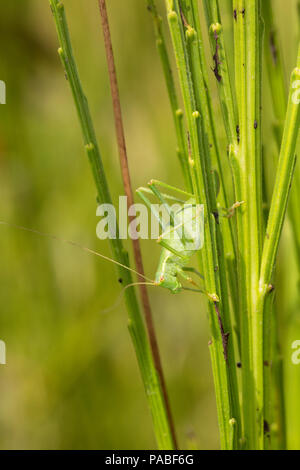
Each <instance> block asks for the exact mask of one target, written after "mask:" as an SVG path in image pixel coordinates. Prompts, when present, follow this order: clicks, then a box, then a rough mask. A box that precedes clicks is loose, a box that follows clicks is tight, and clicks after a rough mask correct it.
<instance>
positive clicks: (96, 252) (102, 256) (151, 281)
mask: <svg viewBox="0 0 300 470" xmlns="http://www.w3.org/2000/svg"><path fill="white" fill-rule="evenodd" d="M0 225H7V226H8V227H12V228H16V229H18V230H23V231H24V232H29V233H34V234H35V235H40V236H41V237H47V238H51V239H52V240H56V241H58V242H62V243H67V244H68V245H71V246H75V247H76V248H80V249H81V250H83V251H86V252H87V253H90V254H91V255H96V256H99V258H102V259H104V260H105V261H110V262H111V263H113V264H116V265H117V266H121V267H122V268H124V269H127V271H130V272H132V273H134V274H137V275H138V276H139V277H141V278H143V279H145V281H149V283H151V285H152V284H153V283H154V281H153V280H152V279H150V278H149V277H146V276H145V275H144V274H141V273H139V272H137V271H136V270H135V269H132V268H129V267H128V266H126V265H125V264H122V263H119V261H116V260H114V259H113V258H109V257H108V256H105V255H102V254H101V253H99V252H98V251H95V250H93V249H92V248H88V247H87V246H84V245H82V244H81V243H78V242H75V241H73V240H68V239H66V238H63V237H58V236H57V235H53V234H52V233H47V232H41V231H40V230H36V229H34V228H28V227H23V226H22V225H16V224H11V223H10V222H4V221H3V220H0ZM129 286H132V284H129Z"/></svg>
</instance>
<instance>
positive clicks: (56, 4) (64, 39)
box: [50, 0, 175, 450]
mask: <svg viewBox="0 0 300 470" xmlns="http://www.w3.org/2000/svg"><path fill="white" fill-rule="evenodd" d="M50 6H51V10H52V12H53V16H54V21H55V24H56V29H57V34H58V39H59V43H60V47H59V50H58V52H59V56H60V58H61V61H62V64H63V66H64V68H65V72H66V77H67V79H68V81H69V84H70V87H71V91H72V95H73V99H74V103H75V107H76V110H77V114H78V118H79V122H80V126H81V130H82V134H83V140H84V146H85V149H86V152H87V155H88V158H89V161H90V164H91V168H92V173H93V177H94V180H95V184H96V188H97V192H98V197H99V200H100V201H101V203H108V204H111V203H112V201H111V196H110V192H109V188H108V184H107V180H106V177H105V173H104V168H103V163H102V159H101V154H100V150H99V147H98V144H97V139H96V135H95V130H94V126H93V123H92V118H91V114H90V110H89V106H88V101H87V98H86V96H85V95H84V92H83V89H82V85H81V82H80V78H79V74H78V70H77V65H76V62H75V59H74V55H73V50H72V45H71V40H70V36H69V30H68V26H67V20H66V16H65V10H64V5H63V4H62V2H60V1H59V0H50ZM118 234H119V230H118V228H117V237H116V238H115V239H111V240H110V242H111V249H112V254H113V257H114V259H115V260H116V261H118V262H119V263H121V264H123V265H125V266H129V259H128V254H127V252H126V251H125V250H124V248H123V244H122V242H121V240H120V239H119V238H118ZM119 277H120V278H121V279H122V281H123V284H124V286H128V285H130V284H132V276H131V273H130V272H129V271H128V270H127V269H125V268H123V267H121V266H120V267H119ZM124 296H125V302H126V307H127V312H128V317H129V321H128V323H129V331H130V334H131V337H132V341H133V345H134V348H135V352H136V356H137V360H138V364H139V367H140V372H141V376H142V380H143V383H144V386H145V391H146V395H147V399H148V403H149V407H150V410H151V414H152V419H153V425H154V431H155V435H156V440H157V444H158V447H159V448H160V449H167V450H171V449H174V448H175V444H174V441H173V438H172V433H171V429H170V424H169V420H168V415H167V410H166V404H165V399H164V395H163V392H162V389H161V384H160V379H159V376H158V374H157V370H156V367H155V364H154V358H153V355H152V351H151V348H150V345H149V341H148V336H147V331H146V328H145V324H144V321H143V317H142V314H141V312H140V309H139V305H138V301H137V298H136V295H135V291H134V289H132V288H130V289H126V291H125V293H124Z"/></svg>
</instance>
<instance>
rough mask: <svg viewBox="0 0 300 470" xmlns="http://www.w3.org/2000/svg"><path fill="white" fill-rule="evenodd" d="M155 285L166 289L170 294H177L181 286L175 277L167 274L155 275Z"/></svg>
mask: <svg viewBox="0 0 300 470" xmlns="http://www.w3.org/2000/svg"><path fill="white" fill-rule="evenodd" d="M155 285H156V286H159V287H163V288H164V289H168V290H169V291H170V292H172V294H178V293H179V292H180V291H181V290H182V285H181V283H180V282H179V281H178V279H177V276H174V275H170V274H167V273H164V274H160V275H157V277H156V279H155Z"/></svg>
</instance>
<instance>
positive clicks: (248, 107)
mask: <svg viewBox="0 0 300 470" xmlns="http://www.w3.org/2000/svg"><path fill="white" fill-rule="evenodd" d="M233 5H234V11H235V16H236V19H235V21H234V23H235V60H236V92H237V102H238V110H239V128H240V144H239V150H238V151H237V150H236V149H234V147H233V146H232V148H231V153H232V161H233V168H237V170H236V171H235V172H234V174H235V186H236V192H237V193H238V194H239V195H240V197H242V200H243V201H245V204H244V206H243V207H242V210H241V211H239V214H238V236H239V249H240V258H239V278H240V293H241V297H244V298H243V299H241V315H242V320H241V325H242V363H243V369H242V376H243V415H244V433H245V439H246V446H247V447H248V448H251V449H256V448H257V449H263V445H264V435H263V396H264V393H263V315H262V314H261V311H260V310H259V309H258V308H257V305H258V302H259V295H258V285H259V282H258V281H259V267H260V259H261V248H262V227H263V224H262V168H261V166H262V165H261V112H260V108H261V96H260V90H261V43H262V32H261V29H262V26H261V23H260V2H259V0H234V3H233Z"/></svg>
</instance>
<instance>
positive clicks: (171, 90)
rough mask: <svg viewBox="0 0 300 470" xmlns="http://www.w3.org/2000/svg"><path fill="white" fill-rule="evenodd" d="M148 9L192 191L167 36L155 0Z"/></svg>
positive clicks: (179, 149) (185, 139)
mask: <svg viewBox="0 0 300 470" xmlns="http://www.w3.org/2000/svg"><path fill="white" fill-rule="evenodd" d="M146 1H147V5H148V10H149V11H150V12H151V14H152V17H153V24H154V31H155V37H156V46H157V50H158V52H159V56H160V60H161V64H162V68H163V73H164V78H165V82H166V86H167V90H168V95H169V100H170V105H171V110H172V115H173V120H174V125H175V131H176V137H177V145H178V149H177V154H178V158H179V162H180V166H181V170H182V173H183V176H184V181H185V186H186V189H187V191H192V179H191V173H190V166H189V161H188V145H187V138H186V135H185V129H184V122H183V111H182V110H181V109H180V107H179V104H178V98H177V92H176V88H175V83H174V78H173V73H172V68H171V62H170V59H169V54H168V49H167V46H166V42H165V37H164V34H163V29H162V18H161V17H160V15H159V14H158V11H157V8H156V4H155V1H154V0H146Z"/></svg>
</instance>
